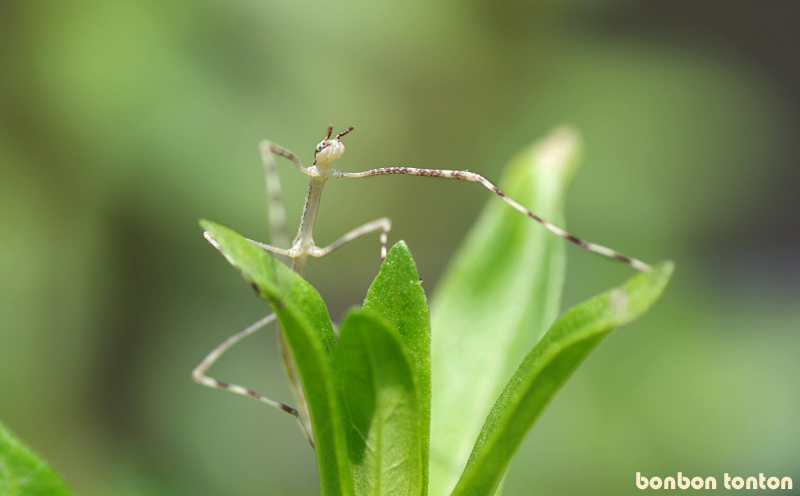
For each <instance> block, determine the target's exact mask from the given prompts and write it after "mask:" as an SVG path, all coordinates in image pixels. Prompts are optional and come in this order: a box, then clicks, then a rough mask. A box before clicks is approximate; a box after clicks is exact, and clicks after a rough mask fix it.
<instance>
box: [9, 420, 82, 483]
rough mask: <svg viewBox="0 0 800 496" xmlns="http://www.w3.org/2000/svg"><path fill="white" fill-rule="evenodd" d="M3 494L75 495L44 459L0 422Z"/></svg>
mask: <svg viewBox="0 0 800 496" xmlns="http://www.w3.org/2000/svg"><path fill="white" fill-rule="evenodd" d="M0 494H2V495H3V496H71V495H72V492H70V490H69V489H67V486H65V485H64V483H63V482H61V480H60V479H59V478H58V476H57V475H56V474H55V472H53V470H52V469H51V468H50V467H49V466H48V465H47V464H46V463H45V462H44V461H42V459H41V458H39V457H38V456H36V455H35V454H34V453H33V452H32V451H31V450H29V449H28V448H27V447H26V446H24V445H23V444H22V443H21V442H19V441H18V440H17V439H15V438H14V437H13V436H12V435H11V433H10V432H9V431H8V429H6V427H5V426H4V425H3V424H2V423H0Z"/></svg>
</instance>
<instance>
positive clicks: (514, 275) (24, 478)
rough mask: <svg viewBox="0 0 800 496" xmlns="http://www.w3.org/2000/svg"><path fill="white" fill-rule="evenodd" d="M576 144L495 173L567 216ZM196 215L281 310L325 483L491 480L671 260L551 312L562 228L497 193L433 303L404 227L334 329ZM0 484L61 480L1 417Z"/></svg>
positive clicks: (327, 488)
mask: <svg viewBox="0 0 800 496" xmlns="http://www.w3.org/2000/svg"><path fill="white" fill-rule="evenodd" d="M577 152H578V146H577V140H576V138H575V136H574V134H572V133H570V132H569V131H565V130H561V131H558V132H556V133H554V134H553V135H552V136H551V137H550V138H548V139H547V140H545V141H544V142H542V143H540V144H538V145H535V146H532V147H531V148H530V149H528V150H526V151H524V152H523V153H522V154H520V155H519V156H518V157H517V158H516V159H515V160H514V162H513V163H512V165H511V167H510V168H509V170H508V171H507V173H506V176H505V178H504V180H503V181H502V183H501V185H502V187H503V188H504V189H505V190H506V191H507V192H508V193H510V194H511V195H512V196H514V197H515V198H517V199H518V200H520V201H521V202H523V203H525V204H527V205H529V206H531V207H533V208H534V210H535V211H537V212H540V213H541V214H542V215H543V216H546V217H547V218H550V219H553V220H555V221H557V222H563V213H562V204H563V201H562V199H563V194H564V190H565V187H566V185H567V183H568V182H569V179H570V177H571V175H572V172H573V171H574V168H575V164H576V163H577V158H576V157H577ZM201 225H202V227H203V228H204V229H205V230H206V231H207V232H208V233H209V234H210V235H211V236H212V237H213V239H214V241H215V244H216V245H217V248H218V249H219V250H220V251H221V252H222V253H223V254H224V255H225V257H226V258H227V259H228V261H229V262H230V263H231V264H232V265H233V266H234V267H236V269H237V270H238V271H239V272H240V273H241V275H242V276H243V277H244V279H245V280H246V281H247V282H248V283H249V284H250V285H251V286H252V287H253V289H254V290H255V291H256V293H257V294H258V295H259V296H260V297H262V298H264V299H265V300H266V301H267V302H268V303H269V304H270V306H271V307H272V309H273V310H274V311H275V313H276V314H277V317H278V322H279V325H280V328H281V332H282V333H283V335H284V337H285V340H286V343H287V345H288V347H289V350H290V352H291V354H292V358H293V360H294V363H295V366H296V369H297V373H298V377H299V380H300V383H301V385H302V388H303V391H304V393H305V398H306V401H307V403H308V408H309V412H310V416H311V429H312V433H313V438H314V443H315V450H316V457H317V464H318V471H319V476H320V484H321V492H322V494H323V495H324V496H340V495H341V496H387V495H392V496H395V495H397V496H400V495H408V496H412V495H413V496H425V495H428V494H430V495H431V496H446V495H448V494H449V495H452V496H467V495H469V496H491V495H493V494H497V493H498V492H499V486H500V483H501V481H502V478H503V476H504V474H505V472H506V470H507V468H508V466H509V464H510V462H511V459H512V457H513V455H514V453H515V452H516V450H517V449H518V447H519V446H520V444H521V443H522V441H523V439H524V437H525V436H526V434H527V433H528V431H529V430H530V429H531V427H532V426H533V424H534V422H535V421H536V419H537V418H538V417H539V415H540V414H541V412H542V411H543V409H544V408H545V407H546V405H547V404H548V403H549V401H550V400H551V399H552V398H553V396H554V395H555V393H556V392H557V391H558V389H559V388H560V387H561V385H563V384H564V382H565V381H566V380H567V379H568V378H569V376H570V375H571V374H572V372H573V371H574V370H575V369H576V368H577V367H578V365H580V363H581V362H582V361H583V359H584V358H585V357H586V356H587V355H588V354H589V353H590V352H591V351H592V349H594V347H595V346H596V345H597V344H598V343H599V342H600V341H601V340H602V339H603V338H604V337H605V336H606V335H608V333H609V332H611V331H612V330H613V329H614V328H616V327H618V326H620V325H622V324H625V323H627V322H630V321H631V320H633V319H635V318H637V317H638V316H640V315H642V314H643V313H644V312H646V311H647V310H648V309H649V308H650V306H651V305H652V304H653V303H654V302H655V301H656V300H657V299H658V298H659V296H660V295H661V292H662V291H663V289H664V287H665V286H666V284H667V282H668V280H669V278H670V275H671V273H672V270H673V266H672V263H671V262H665V263H662V264H659V265H657V266H655V267H654V269H653V271H651V272H648V273H642V274H638V275H636V276H634V277H632V278H631V279H630V280H628V281H627V282H626V283H625V284H624V285H622V286H620V287H618V288H614V289H612V290H610V291H607V292H605V293H603V294H601V295H599V296H597V297H595V298H592V299H591V300H589V301H587V302H585V303H583V304H581V305H578V306H576V307H574V308H572V309H571V310H569V311H567V312H566V313H565V314H563V315H562V316H561V317H560V318H558V319H556V317H557V315H558V310H559V304H560V293H561V287H562V284H563V278H564V246H563V245H564V243H563V241H562V240H560V239H559V238H557V237H555V236H552V235H551V234H549V233H547V232H546V231H545V230H544V229H541V227H540V226H538V225H536V224H535V223H533V222H530V220H529V219H527V218H525V217H524V216H521V215H519V213H517V212H515V211H513V210H512V209H509V208H507V207H506V206H505V205H503V204H501V202H497V201H494V202H491V203H490V205H489V207H487V209H486V210H485V211H484V212H483V213H482V214H481V218H480V220H479V222H478V223H477V225H476V227H475V229H473V231H472V233H471V234H470V236H469V238H468V240H467V242H466V243H465V246H464V247H463V248H462V249H461V251H460V252H459V255H458V256H457V258H456V260H455V262H454V263H453V264H452V266H451V267H450V269H449V270H448V272H447V274H446V276H445V278H444V280H443V282H442V284H441V285H440V289H439V292H438V293H437V295H436V297H435V298H434V305H433V316H432V318H431V316H429V313H428V305H427V301H426V298H425V293H424V291H423V289H422V285H421V282H420V279H419V275H418V273H417V269H416V266H415V264H414V260H413V259H412V257H411V253H410V252H409V250H408V247H407V246H406V244H405V243H404V242H402V241H401V242H399V243H397V244H396V245H395V246H394V247H393V248H392V249H391V250H390V251H389V253H388V255H387V257H386V260H385V261H384V263H383V265H382V267H381V270H380V272H379V274H378V276H377V277H376V279H375V281H374V282H373V284H372V286H371V287H370V288H369V291H368V293H367V297H366V299H365V301H364V305H363V307H362V308H354V309H352V310H351V311H350V312H349V313H348V314H347V315H346V317H345V318H344V321H343V322H342V324H341V326H340V329H339V335H338V338H337V336H336V335H335V333H334V328H333V325H332V323H331V319H330V317H329V315H328V312H327V308H326V307H325V303H324V301H323V300H322V298H321V297H320V295H319V293H318V292H317V291H316V290H315V289H314V288H313V287H312V286H311V285H310V284H309V283H308V282H306V281H305V280H304V279H303V278H302V277H300V276H298V275H297V274H296V273H294V272H292V271H291V270H290V269H289V268H287V267H286V266H285V265H284V264H283V263H282V262H280V261H278V260H276V259H275V258H274V257H273V256H272V255H270V254H269V253H267V252H265V251H264V250H261V249H260V248H257V247H256V246H254V245H253V244H251V243H249V242H248V241H247V240H246V239H245V238H243V237H242V236H240V235H239V234H237V233H236V232H234V231H232V230H230V229H228V228H227V227H224V226H222V225H219V224H216V223H213V222H210V221H201ZM554 321H555V322H554ZM431 322H432V323H433V333H432V332H431ZM553 322H554V323H553ZM548 328H549V330H548ZM545 331H546V333H545ZM542 334H544V336H543V337H542ZM432 391H433V394H432ZM37 463H39V465H37ZM3 484H6V485H8V486H9V487H10V488H11V490H8V491H6V492H3V494H21V495H22V494H66V493H65V492H63V491H64V490H63V489H61V488H60V486H59V489H58V491H62V492H57V491H56V490H53V491H51V492H48V493H42V492H40V493H36V492H34V491H33V490H31V491H27V492H26V491H24V490H18V491H17V492H16V493H15V492H13V488H14V487H17V486H19V487H22V486H23V485H25V484H34V485H35V484H59V483H58V482H57V479H55V478H54V476H53V475H52V473H51V472H50V471H49V470H48V469H46V468H44V467H43V466H42V465H41V464H40V462H36V459H35V457H33V455H31V454H30V453H28V452H27V451H25V450H24V449H23V448H21V447H20V446H19V445H18V444H15V443H14V442H13V441H10V438H9V437H8V436H7V434H5V432H4V431H2V432H0V489H3V488H5V486H3ZM31 487H34V486H31Z"/></svg>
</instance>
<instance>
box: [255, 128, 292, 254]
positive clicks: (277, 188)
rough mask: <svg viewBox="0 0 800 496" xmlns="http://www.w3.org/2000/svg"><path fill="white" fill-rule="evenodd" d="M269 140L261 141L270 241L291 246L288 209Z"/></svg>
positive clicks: (278, 244)
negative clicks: (282, 199)
mask: <svg viewBox="0 0 800 496" xmlns="http://www.w3.org/2000/svg"><path fill="white" fill-rule="evenodd" d="M271 146H272V145H271V144H270V143H269V142H263V143H261V161H262V162H263V163H264V178H265V180H266V182H267V215H268V216H269V231H270V236H269V239H270V241H271V242H272V243H273V244H275V245H277V246H289V235H288V234H287V233H286V209H285V208H284V207H283V202H282V201H281V180H280V177H279V176H278V169H277V168H276V167H275V157H274V156H273V152H272V149H271Z"/></svg>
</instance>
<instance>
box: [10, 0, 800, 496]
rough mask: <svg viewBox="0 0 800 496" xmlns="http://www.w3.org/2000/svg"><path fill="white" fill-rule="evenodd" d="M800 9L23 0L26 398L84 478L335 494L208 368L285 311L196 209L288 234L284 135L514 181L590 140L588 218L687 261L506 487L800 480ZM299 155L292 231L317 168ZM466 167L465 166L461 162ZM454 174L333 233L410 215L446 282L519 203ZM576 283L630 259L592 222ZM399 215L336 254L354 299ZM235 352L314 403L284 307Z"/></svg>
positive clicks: (13, 121)
mask: <svg viewBox="0 0 800 496" xmlns="http://www.w3.org/2000/svg"><path fill="white" fill-rule="evenodd" d="M798 21H800V5H798V4H797V2H794V1H793V0H778V1H774V2H770V6H769V8H768V9H767V8H764V6H763V5H762V4H761V3H760V2H754V1H746V0H736V1H734V0H728V1H723V0H713V1H712V0H709V1H702V2H698V1H696V0H652V1H647V2H645V1H641V2H637V1H622V0H619V1H602V0H571V1H562V2H558V1H554V0H541V1H538V2H515V1H513V0H500V1H492V2H489V1H470V2H455V1H449V2H427V1H418V0H411V1H408V0H406V1H402V2H401V1H381V2H353V1H343V2H336V3H323V2H310V1H296V2H287V1H279V0H262V1H242V2H223V1H214V0H208V1H202V2H188V1H184V0H166V1H160V2H156V1H152V0H119V1H114V2H107V1H99V0H97V1H87V0H75V1H72V2H44V1H21V0H17V1H4V2H2V3H0V108H1V109H2V110H1V112H0V208H1V209H2V210H0V211H2V214H3V215H2V217H1V218H0V228H1V229H2V233H3V235H2V243H0V295H1V296H2V298H1V299H0V419H2V421H4V422H5V423H7V424H8V425H9V427H10V428H11V429H13V430H14V431H16V433H17V434H18V435H19V436H20V437H22V438H23V439H25V440H26V441H27V442H28V443H29V444H31V445H32V446H34V447H35V449H36V450H38V451H39V452H40V453H42V454H43V455H44V456H45V457H46V458H47V459H48V460H49V461H50V462H51V463H52V464H53V465H54V466H55V467H56V468H57V470H58V471H59V472H60V473H61V474H62V475H63V477H64V479H65V480H66V481H67V483H68V484H69V485H71V486H72V487H73V488H74V490H75V492H76V494H78V495H81V496H105V495H114V496H116V495H119V496H127V495H144V494H147V495H196V496H204V495H209V496H210V495H232V496H249V495H264V494H281V495H311V494H317V491H318V489H317V485H316V471H315V466H314V461H313V455H312V452H311V450H310V449H309V447H308V445H307V444H306V442H305V441H304V440H303V437H302V435H301V433H300V432H299V430H298V429H297V428H296V425H295V422H294V420H293V419H292V418H291V417H290V416H288V415H284V414H281V413H280V412H277V411H274V410H271V409H269V408H266V407H264V406H263V405H260V404H258V403H256V402H255V401H251V400H247V399H243V398H240V397H236V396H234V395H231V394H225V393H222V392H217V391H212V390H210V389H207V388H203V387H201V386H198V385H196V384H194V383H193V382H192V381H191V379H190V377H189V373H190V371H191V369H192V368H193V367H194V366H195V364H196V363H197V362H198V361H199V359H200V358H202V356H204V354H205V353H207V352H208V351H210V350H211V349H212V348H213V347H214V346H216V345H217V343H218V342H220V341H221V340H222V339H223V338H225V337H227V336H228V335H229V334H231V333H233V332H235V331H238V330H239V329H241V328H243V327H244V326H246V325H248V324H250V323H251V322H253V321H255V320H256V319H258V318H259V317H261V316H263V315H264V314H265V312H266V311H267V306H266V304H265V303H264V302H262V301H260V300H258V299H257V298H256V297H255V296H254V295H253V293H252V291H251V289H250V288H249V287H248V286H247V285H246V284H244V283H243V282H242V280H241V279H240V278H239V276H238V275H237V274H236V273H235V271H234V270H232V269H231V268H230V267H229V266H228V264H227V263H226V262H225V261H224V259H223V258H222V257H220V256H219V255H218V254H217V253H216V252H215V251H214V250H213V249H212V248H211V247H210V246H208V245H207V244H206V242H205V241H204V240H203V238H202V236H201V232H200V229H199V227H198V226H197V223H196V221H197V219H198V218H199V217H208V218H210V219H214V220H217V221H219V222H223V223H225V224H227V225H230V226H231V227H233V228H235V229H237V230H238V231H240V232H242V233H244V234H246V235H249V236H250V237H254V238H257V239H262V240H267V239H268V236H267V229H266V219H267V217H266V195H265V193H264V187H263V177H262V169H261V164H260V160H259V156H258V146H257V145H258V142H259V140H261V139H264V138H268V139H270V140H272V141H274V142H276V143H279V144H281V145H283V146H285V147H287V148H289V149H290V150H293V151H295V152H296V153H298V154H299V155H300V156H301V158H302V159H303V160H304V161H309V162H310V161H311V159H312V152H313V147H314V146H315V144H316V143H317V142H318V141H319V140H320V139H322V137H323V135H324V131H325V127H326V126H327V125H328V124H334V125H335V126H336V128H337V129H338V130H340V129H342V128H344V127H346V126H348V125H350V124H356V125H357V126H358V129H357V130H356V131H355V132H354V133H352V134H351V135H349V136H348V137H347V138H346V142H345V143H346V145H347V147H348V153H347V154H346V155H345V157H344V158H343V159H342V160H341V161H339V162H337V167H339V168H342V169H344V170H349V171H359V170H364V169H367V168H370V167H377V166H389V165H415V166H425V167H437V166H438V167H448V168H465V169H469V170H474V171H477V172H480V173H483V174H485V175H486V176H488V177H489V178H498V177H499V175H500V171H501V169H502V166H503V165H504V164H505V163H506V161H507V160H508V159H509V158H510V157H511V156H513V155H514V154H515V153H516V152H517V151H518V150H519V149H521V148H522V147H523V146H525V145H527V144H528V143H530V142H531V141H532V140H534V139H537V138H539V137H541V136H543V135H544V134H545V133H546V132H547V131H548V130H549V129H551V128H552V127H553V126H555V125H558V124H561V123H571V124H574V125H575V126H577V127H578V128H579V129H580V130H581V132H582V133H583V135H584V138H585V147H586V148H585V149H586V153H585V156H586V161H585V163H584V165H583V167H582V169H581V170H580V171H579V173H578V175H577V177H576V180H575V181H574V184H573V187H572V189H571V192H570V195H569V202H568V208H567V213H568V217H569V227H570V229H571V231H572V232H574V233H575V234H577V235H579V236H582V237H585V238H587V239H589V240H592V241H596V242H599V243H603V244H607V245H609V246H612V247H614V248H617V249H620V250H622V251H624V252H626V253H630V254H632V255H634V256H637V257H640V258H642V259H644V260H647V261H650V262H655V261H658V260H661V259H665V258H671V259H673V260H675V261H676V262H677V265H678V271H677V273H676V275H675V278H674V279H673V284H672V285H671V286H670V287H669V288H668V290H667V293H666V295H665V296H664V298H663V300H662V301H661V302H660V303H659V304H658V305H657V306H656V307H655V309H654V310H653V311H652V312H650V313H649V314H648V315H646V316H645V317H644V318H643V319H641V320H640V321H638V322H636V323H635V324H633V325H630V326H628V327H626V328H624V329H622V330H620V331H619V332H617V333H615V334H614V335H612V337H611V338H610V339H608V340H607V341H606V342H605V343H604V344H603V345H602V346H601V347H600V348H599V350H598V351H597V352H596V353H595V354H594V355H593V356H592V357H591V358H590V359H589V360H588V361H587V362H586V363H585V364H584V366H583V367H581V368H580V369H579V371H578V373H577V374H576V375H575V376H574V377H573V378H572V379H571V380H570V381H569V383H568V384H567V386H566V387H565V388H564V390H563V391H562V392H561V393H560V394H559V395H558V396H557V398H556V400H555V401H554V402H553V404H552V405H551V406H550V408H549V409H548V410H547V411H546V412H545V414H544V416H543V417H542V419H541V421H540V422H539V423H538V425H537V426H536V428H535V429H534V431H533V433H532V435H531V436H530V437H529V439H528V441H527V442H526V444H525V445H524V447H523V450H522V452H521V453H520V454H519V456H518V458H517V459H516V461H515V462H514V464H513V466H512V468H511V471H510V474H509V476H508V480H507V485H506V487H507V492H506V493H507V494H509V495H517V494H519V495H523V494H541V495H545V494H553V495H556V494H629V493H635V492H636V491H638V490H637V489H636V488H635V485H634V476H635V473H636V472H637V471H639V472H642V473H644V474H646V475H648V476H655V475H658V476H661V477H665V476H667V475H672V476H674V475H675V473H676V472H678V471H682V472H684V474H688V475H691V476H696V475H699V476H708V475H713V476H716V477H717V478H718V480H719V481H721V480H722V479H721V478H722V473H723V472H729V473H731V474H737V475H744V476H747V475H757V474H758V472H764V473H765V475H767V476H771V475H774V476H780V477H783V476H791V477H793V479H794V481H795V484H798V483H800V470H798V469H800V462H798V460H800V422H798V419H800V390H799V389H798V378H800V361H799V360H798V351H800V333H799V332H798V330H800V305H798V301H800V249H798V245H800V220H799V219H800V216H799V215H798V212H800V195H798V193H797V191H798V190H800V172H799V171H800V168H798V164H800V141H798V139H797V136H798V132H800V89H799V88H800V31H798V30H797V29H796V26H797V23H798ZM281 164H282V169H281V174H282V181H283V185H284V198H285V202H286V204H287V210H288V215H289V221H290V225H291V226H292V229H294V228H295V227H294V226H296V224H295V222H296V220H297V219H299V216H300V210H301V207H302V201H303V196H304V194H305V188H306V178H305V176H302V175H300V174H299V173H298V172H297V171H296V170H295V169H294V168H293V167H292V166H291V165H290V164H288V162H286V163H283V162H281ZM451 183H452V184H451ZM489 196H490V195H489V194H488V193H487V192H486V191H485V190H483V189H482V188H480V187H478V186H475V185H469V184H465V183H460V182H456V181H444V180H435V179H425V178H410V177H383V178H374V179H368V180H363V181H352V182H350V181H347V182H343V183H338V182H337V183H331V184H330V185H329V187H328V188H327V189H326V192H325V198H324V199H323V206H322V209H321V213H320V219H319V222H318V224H317V231H316V239H317V240H318V242H319V243H320V244H325V243H327V242H330V241H332V240H333V239H335V238H337V237H338V236H339V235H341V234H342V233H343V232H345V231H346V230H349V229H351V228H353V227H355V226H357V225H360V224H361V223H364V222H366V221H368V220H372V219H374V218H377V217H380V216H384V215H385V216H389V217H391V218H392V219H393V221H394V228H393V231H392V234H391V238H390V239H391V241H392V242H394V241H397V240H398V239H405V240H406V241H407V242H408V244H409V246H410V247H411V249H412V252H413V253H414V255H415V257H416V260H417V262H418V265H419V270H420V273H421V275H422V277H423V279H424V280H425V287H426V289H427V290H428V292H429V294H430V292H431V290H432V289H433V288H435V286H436V282H437V279H438V278H439V277H440V275H441V273H442V271H443V270H444V267H445V266H446V263H447V261H448V260H449V259H450V257H451V256H452V254H453V252H454V251H455V250H456V248H457V246H458V244H459V243H460V241H461V239H462V238H463V236H464V234H465V232H466V230H467V229H468V228H469V226H470V225H471V223H472V222H473V220H474V219H475V217H476V215H477V212H478V211H479V209H480V208H481V206H482V205H483V204H484V203H485V202H486V201H497V200H495V199H493V198H489ZM568 254H569V269H568V280H567V288H566V294H565V306H566V305H571V304H574V303H576V302H578V301H581V300H583V299H585V298H587V297H588V296H590V295H592V294H595V293H597V292H599V291H601V290H603V289H606V288H608V287H610V286H612V285H614V284H617V283H619V282H620V281H622V280H623V279H625V278H627V277H629V276H630V275H632V273H631V271H630V269H628V268H627V267H625V266H624V265H622V264H616V263H613V262H610V261H607V260H604V259H602V258H600V257H597V256H594V255H591V254H588V253H585V252H582V251H580V250H579V249H577V248H574V247H570V248H569V251H568ZM377 255H378V242H377V237H372V238H365V239H361V240H359V241H356V242H354V243H353V244H352V245H350V246H348V247H346V248H345V249H342V250H340V251H338V252H336V253H334V254H333V255H331V256H329V257H326V258H324V259H322V260H317V261H312V263H311V264H309V268H308V270H307V273H306V275H307V277H308V279H309V280H310V281H311V282H312V283H313V284H314V285H315V286H316V287H317V288H318V289H319V290H320V292H321V293H322V295H323V297H324V298H325V299H326V301H327V302H328V305H329V308H330V311H331V314H332V316H333V317H334V319H338V318H340V317H341V315H342V314H343V312H344V311H345V310H346V309H347V308H348V307H349V306H350V305H354V304H358V303H360V301H361V300H362V299H363V296H364V294H365V292H366V288H367V286H368V284H369V282H370V281H371V279H372V278H373V277H374V275H375V274H376V272H377V269H378V265H379V259H378V256H377ZM212 375H214V377H218V378H220V379H222V380H228V381H233V382H238V383H241V384H246V385H250V386H252V387H254V388H255V389H257V390H259V391H262V392H265V393H267V394H268V395H270V396H273V397H276V398H278V399H282V400H284V401H291V395H290V393H289V392H288V388H287V387H286V386H285V384H284V380H283V376H282V369H281V366H280V364H279V361H278V359H277V353H276V346H275V333H274V329H273V330H270V331H267V332H265V333H263V335H257V336H255V337H253V338H250V341H249V342H246V344H243V345H241V346H240V347H239V348H237V349H235V350H234V351H233V352H231V354H230V355H226V356H225V357H224V358H223V359H222V361H221V362H220V364H219V365H218V366H217V367H216V368H215V369H213V374H212Z"/></svg>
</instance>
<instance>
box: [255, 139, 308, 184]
mask: <svg viewBox="0 0 800 496" xmlns="http://www.w3.org/2000/svg"><path fill="white" fill-rule="evenodd" d="M260 146H261V153H262V154H263V153H264V151H265V150H268V151H270V152H272V153H274V154H275V155H280V156H281V157H284V158H288V159H289V160H291V161H292V163H294V165H295V166H296V167H297V168H298V169H299V170H300V172H302V173H303V174H305V175H307V176H309V175H311V174H310V173H309V171H308V169H306V168H305V167H303V164H302V163H301V162H300V159H299V158H297V155H295V154H294V153H292V152H290V151H289V150H287V149H286V148H282V147H280V146H278V145H276V144H275V143H272V142H270V141H266V140H264V141H262V142H261V145H260Z"/></svg>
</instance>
